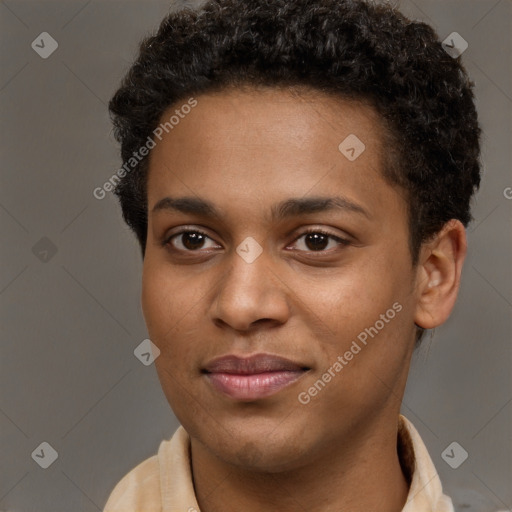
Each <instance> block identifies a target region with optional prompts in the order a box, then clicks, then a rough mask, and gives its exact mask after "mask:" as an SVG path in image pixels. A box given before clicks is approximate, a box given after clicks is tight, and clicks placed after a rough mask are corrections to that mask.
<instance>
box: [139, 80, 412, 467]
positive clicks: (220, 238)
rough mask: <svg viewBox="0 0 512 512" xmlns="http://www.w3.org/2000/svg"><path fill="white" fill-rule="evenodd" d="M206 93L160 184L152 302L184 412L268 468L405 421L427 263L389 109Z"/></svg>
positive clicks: (157, 173) (220, 453)
mask: <svg viewBox="0 0 512 512" xmlns="http://www.w3.org/2000/svg"><path fill="white" fill-rule="evenodd" d="M196 100H197V105H196V106H195V107H194V108H192V109H190V112H189V113H187V114H186V115H182V116H180V117H181V118H180V120H179V123H178V124H176V125H175V126H174V127H173V129H172V130H169V132H168V133H165V132H164V136H163V137H162V140H161V141H160V142H158V143H157V145H156V147H154V149H152V151H151V154H150V161H149V172H148V183H147V191H148V216H149V222H148V238H147V247H146V253H145V259H144V266H143V295H142V307H143V312H144V317H145V320H146V323H147V327H148V331H149V335H150V338H151V340H152V341H153V343H155V345H157V346H158V348H159V349H160V355H159V357H158V358H157V359H156V361H155V365H156V368H157V372H158V376H159V379H160V382H161V385H162V388H163V391H164V393H165V395H166V397H167V399H168V401H169V404H170V405H171V407H172V409H173V410H174V412H175V414H176V416H177V418H178V419H179V421H180V422H181V424H182V425H183V426H184V427H185V429H186V430H187V431H188V433H189V434H190V435H191V437H192V439H193V442H196V443H199V444H200V445H201V446H202V447H203V449H204V450H206V451H208V452H209V453H210V454H211V455H212V457H217V458H218V459H220V460H222V461H225V462H226V463H232V464H235V465H238V466H240V467H245V468H253V469H265V470H268V471H279V470H282V469H284V468H291V467H295V466H298V465H300V464H305V463H306V461H310V460H313V459H314V458H315V457H321V456H322V455H325V454H329V453H332V451H333V449H335V448H334V447H345V448H346V447H347V446H348V445H349V444H350V443H351V442H354V440H355V439H356V438H357V437H358V436H359V437H361V436H363V435H364V433H365V432H366V433H368V432H371V431H372V429H373V431H374V430H375V429H376V426H377V425H383V424H391V425H392V427H396V417H397V414H398V411H399V407H400V400H401V398H402V395H403V391H404V386H405V382H406V376H407V371H408V367H409V361H410V356H411V352H412V348H413V342H414V335H415V330H414V312H415V308H416V299H415V294H414V283H415V280H416V274H415V269H414V268H413V266H412V262H411V254H410V252H409V247H408V237H409V228H408V219H407V208H406V202H405V200H404V199H403V194H402V193H401V191H400V190H398V189H397V188H395V187H393V186H391V185H390V184H388V183H387V182H386V181H385V180H384V178H383V177H382V165H383V164H382V155H383V151H385V146H384V144H383V142H382V132H381V128H380V123H379V118H378V115H377V114H376V112H375V111H374V110H373V109H372V108H370V107H369V106H365V105H363V104H359V103H355V102H345V101H340V100H339V99H334V98H332V97H328V96H323V95H322V96H319V95H318V94H313V93H311V92H310V93H307V92H302V93H300V94H297V93H292V92H290V91H281V90H277V89H274V90H264V91H261V90H260V91H256V90H245V91H224V92H222V93H216V94H204V95H200V96H198V97H197V98H196ZM184 103H185V102H184ZM177 108H178V109H179V108H180V106H179V105H178V106H173V108H172V109H170V110H169V111H168V112H166V113H165V115H164V116H162V121H165V120H168V119H169V118H170V116H171V115H172V114H173V113H174V111H175V110H176V109H177ZM185 110H186V111H188V110H189V109H184V110H182V112H184V111H185ZM354 135H355V136H356V137H357V139H359V141H360V142H358V140H357V139H355V138H354ZM347 137H349V138H348V139H347ZM345 139H347V141H346V142H345V143H343V144H341V143H342V142H343V141H344V140H345ZM361 143H363V144H364V151H362V152H361V150H362V149H363V146H362V145H361ZM340 144H341V147H340ZM183 198H188V200H182V199H183ZM177 200H178V201H177Z"/></svg>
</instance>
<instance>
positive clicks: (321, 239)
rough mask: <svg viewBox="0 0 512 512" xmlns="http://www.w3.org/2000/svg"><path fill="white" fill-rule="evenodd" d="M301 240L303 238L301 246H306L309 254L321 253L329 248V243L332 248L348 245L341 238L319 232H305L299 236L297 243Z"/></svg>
mask: <svg viewBox="0 0 512 512" xmlns="http://www.w3.org/2000/svg"><path fill="white" fill-rule="evenodd" d="M301 238H304V240H303V244H304V245H305V246H306V250H309V251H311V252H323V251H324V250H325V249H327V248H329V247H328V246H329V241H332V242H333V244H334V247H336V246H338V245H348V243H349V242H348V241H347V240H344V239H343V238H340V237H338V236H334V235H332V234H330V233H326V232H325V231H319V230H311V231H307V232H306V233H303V234H302V235H300V236H299V237H298V238H297V241H298V240H300V239H301Z"/></svg>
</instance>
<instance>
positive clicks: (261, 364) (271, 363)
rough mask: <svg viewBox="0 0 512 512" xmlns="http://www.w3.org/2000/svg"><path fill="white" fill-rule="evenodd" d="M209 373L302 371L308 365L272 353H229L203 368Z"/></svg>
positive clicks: (247, 373)
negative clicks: (241, 354) (243, 355)
mask: <svg viewBox="0 0 512 512" xmlns="http://www.w3.org/2000/svg"><path fill="white" fill-rule="evenodd" d="M203 370H204V371H205V372H207V373H232V374H236V375H251V374H256V373H265V372H278V371H295V372H296V371H301V370H309V368H308V367H306V366H304V365H302V364H299V363H295V362H293V361H290V360H289V359H286V358H284V357H280V356H276V355H272V354H255V355H252V356H248V357H239V356H236V355H227V356H223V357H218V358H216V359H213V360H212V361H210V362H209V363H208V364H207V365H206V366H205V367H204V369H203Z"/></svg>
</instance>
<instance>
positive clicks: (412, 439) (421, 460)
mask: <svg viewBox="0 0 512 512" xmlns="http://www.w3.org/2000/svg"><path fill="white" fill-rule="evenodd" d="M397 449H398V455H399V458H400V464H401V466H402V470H403V472H404V475H405V477H406V479H407V480H408V483H409V494H408V497H407V502H406V504H405V506H404V508H403V509H402V512H453V510H454V509H453V505H452V501H451V500H450V498H448V497H447V496H445V495H444V494H443V491H442V486H441V481H440V480H439V476H438V474H437V472H436V469H435V467H434V464H433V462H432V459H431V458H430V455H429V454H428V451H427V448H426V446H425V444H424V443H423V441H422V439H421V437H420V435H419V433H418V431H417V430H416V429H415V427H414V426H413V424H412V423H411V422H410V421H409V420H407V418H405V417H404V416H402V415H400V417H399V421H398V441H397ZM158 462H159V465H160V489H161V492H162V511H163V512H174V511H178V510H180V511H188V512H200V509H199V505H198V503H197V499H196V495H195V491H194V485H193V480H192V470H191V464H190V437H189V435H188V433H187V432H186V430H185V429H184V428H183V427H181V426H180V427H179V428H178V430H177V431H176V432H175V434H174V435H173V437H172V438H171V439H170V440H168V441H163V442H162V443H161V444H160V447H159V450H158Z"/></svg>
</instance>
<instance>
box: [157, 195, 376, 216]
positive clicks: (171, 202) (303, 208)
mask: <svg viewBox="0 0 512 512" xmlns="http://www.w3.org/2000/svg"><path fill="white" fill-rule="evenodd" d="M162 210H164V211H165V210H167V211H177V212H181V213H185V214H191V215H199V216H203V217H213V218H215V219H217V220H220V218H221V215H220V213H219V212H218V210H217V209H216V207H215V205H214V204H213V203H212V202H210V201H208V200H205V199H200V198H197V197H175V198H173V197H164V198H163V199H160V200H159V201H158V202H157V203H156V204H155V206H153V209H152V210H151V213H153V214H154V213H156V212H159V211H162ZM332 210H343V211H349V212H353V213H357V214H360V215H364V216H365V217H367V218H371V215H370V213H369V212H368V211H367V210H366V209H365V208H363V207H362V206H361V205H359V204H357V203H354V202H353V201H350V200H348V199H346V198H344V197H341V196H336V197H301V198H291V199H286V200H285V201H282V202H280V203H277V204H275V205H273V206H272V208H271V219H272V220H274V221H276V220H282V219H285V218H289V217H295V216H298V215H307V214H311V213H318V212H326V211H332Z"/></svg>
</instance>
